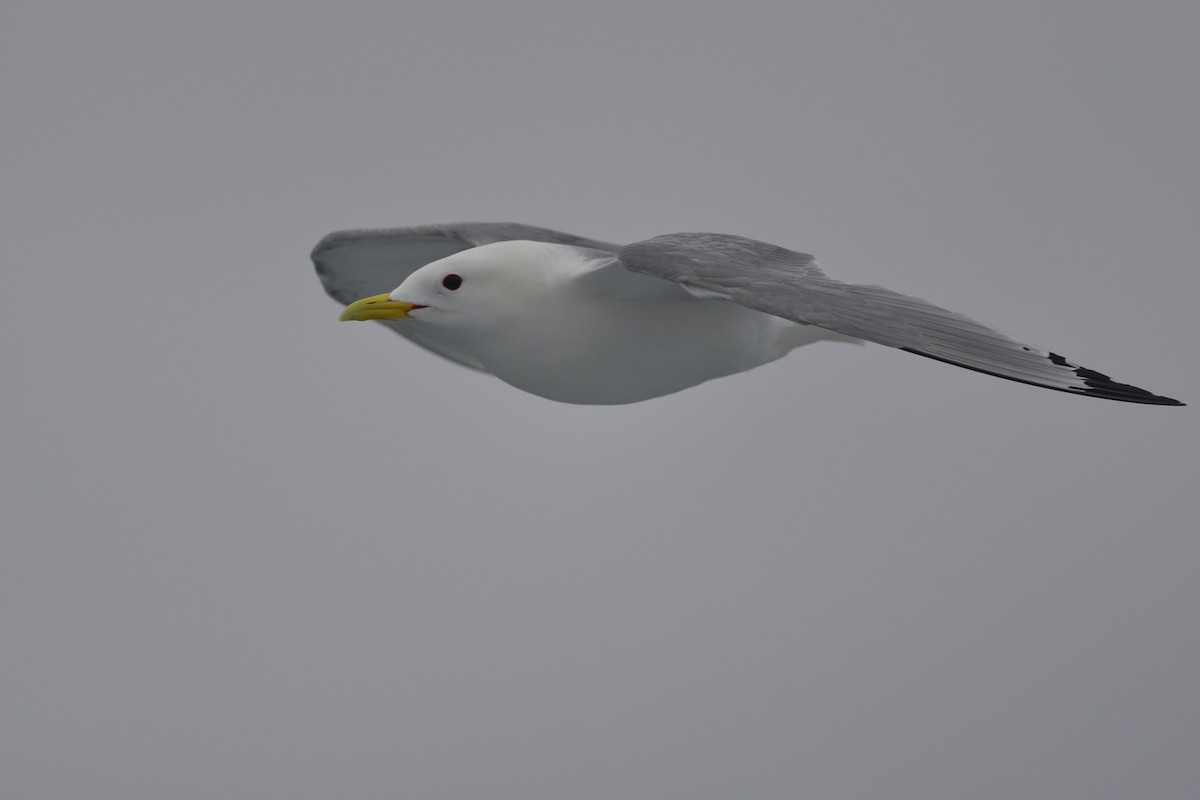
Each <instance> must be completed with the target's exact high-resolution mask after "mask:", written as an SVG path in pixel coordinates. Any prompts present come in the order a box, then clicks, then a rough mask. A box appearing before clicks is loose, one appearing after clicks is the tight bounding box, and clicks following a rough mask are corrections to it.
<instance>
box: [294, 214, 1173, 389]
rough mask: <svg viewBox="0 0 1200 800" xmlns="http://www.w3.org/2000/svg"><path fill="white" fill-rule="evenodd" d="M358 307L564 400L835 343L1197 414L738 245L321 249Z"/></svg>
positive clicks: (930, 307) (426, 243) (354, 236)
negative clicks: (871, 346) (889, 349)
mask: <svg viewBox="0 0 1200 800" xmlns="http://www.w3.org/2000/svg"><path fill="white" fill-rule="evenodd" d="M312 260H313V263H314V264H315V266H316V270H317V274H318V276H319V277H320V279H321V282H322V284H323V285H324V287H325V291H326V292H328V293H329V294H330V295H331V296H332V297H333V298H334V299H336V300H338V301H339V302H341V303H342V304H343V305H345V306H346V309H345V310H344V311H343V313H342V316H341V318H342V319H343V320H377V321H379V322H381V323H383V324H384V325H386V326H388V327H390V328H391V329H392V330H394V331H396V332H397V333H399V334H400V335H401V336H404V337H406V338H407V339H409V340H411V341H413V342H415V343H417V344H418V345H421V346H422V347H425V348H426V349H428V350H431V351H432V352H434V353H436V354H438V355H440V356H442V357H444V358H447V359H450V360H451V361H454V362H457V363H459V364H462V365H463V366H466V367H469V368H472V369H476V370H481V371H483V372H488V373H491V374H492V375H494V376H496V377H497V378H499V379H500V380H502V381H504V382H506V383H508V384H511V385H512V386H515V387H516V388H518V389H522V390H524V391H526V392H530V393H532V394H535V395H539V396H541V397H544V398H548V399H550V400H556V401H559V402H564V403H580V404H594V405H616V404H621V403H635V402H638V401H641V400H648V399H650V398H654V397H660V396H662V395H667V394H671V393H673V392H678V391H681V390H683V389H687V388H689V387H692V386H696V385H698V384H701V383H704V382H705V381H708V380H712V379H713V378H719V377H723V376H725V375H732V374H734V373H738V372H744V371H745V370H748V369H753V368H754V367H757V366H760V365H762V364H766V363H769V362H771V361H774V360H776V359H778V358H781V357H782V356H784V355H786V354H787V353H788V352H790V351H791V350H794V349H795V348H797V347H800V346H802V345H807V344H812V343H814V342H820V341H833V342H850V343H857V344H861V343H862V342H874V343H876V344H882V345H887V346H888V347H895V348H898V349H900V350H905V351H907V352H909V353H915V354H917V355H920V356H925V357H926V358H932V359H935V360H938V361H943V362H945V363H947V364H954V365H956V366H959V367H965V368H966V369H970V370H974V371H976V372H982V373H986V374H988V375H994V376H996V377H998V378H1006V379H1008V380H1012V381H1018V382H1020V383H1027V384H1031V385H1033V386H1041V387H1044V388H1047V389H1054V390H1056V391H1060V392H1068V393H1070V394H1076V395H1082V396H1085V397H1101V398H1105V399H1108V400H1119V401H1123V402H1128V403H1146V404H1151V405H1168V406H1179V405H1183V403H1181V402H1180V401H1178V400H1173V399H1171V398H1169V397H1164V396H1162V395H1157V394H1153V393H1151V392H1148V391H1146V390H1145V389H1139V388H1138V387H1136V386H1130V385H1129V384H1125V383H1117V382H1116V381H1114V380H1112V379H1111V378H1109V377H1108V376H1107V375H1105V374H1103V373H1100V372H1097V371H1095V370H1093V369H1088V368H1087V367H1082V366H1080V365H1078V364H1076V363H1074V362H1072V361H1069V360H1068V359H1067V358H1065V357H1063V356H1061V355H1059V354H1058V353H1055V352H1051V351H1048V350H1043V349H1041V348H1039V347H1034V346H1032V345H1028V344H1023V343H1021V342H1018V341H1016V340H1014V339H1010V338H1009V337H1007V336H1005V335H1004V334H1002V333H998V332H997V331H995V330H992V329H991V328H988V327H986V326H984V325H981V324H980V323H978V322H975V321H974V320H972V319H970V318H968V317H966V316H964V315H962V314H959V313H957V312H955V311H950V310H948V309H945V308H942V307H940V306H936V305H934V304H932V303H929V302H926V301H924V300H919V299H917V298H915V297H909V296H907V295H903V294H899V293H897V292H893V291H891V290H889V289H884V288H882V287H880V286H866V285H860V284H854V283H843V282H841V281H837V280H834V279H832V278H830V277H828V276H827V275H826V274H825V273H824V271H822V270H821V268H819V267H818V266H817V263H816V261H815V259H814V258H813V257H812V256H810V255H807V254H805V253H798V252H795V251H792V250H788V249H786V248H783V247H779V246H777V245H773V244H767V243H766V242H760V241H756V240H754V239H747V238H744V237H741V236H733V235H729V234H721V233H672V234H667V235H665V236H655V237H654V238H651V239H646V240H645V241H641V242H635V243H634V244H629V245H624V246H621V245H616V244H610V243H607V242H601V241H596V240H593V239H587V238H584V237H581V236H574V235H571V234H568V233H561V232H559V231H553V230H549V229H546V228H538V227H534V226H530V225H521V224H517V223H459V224H449V225H425V226H417V227H406V228H390V229H379V230H350V231H337V232H335V233H331V234H329V235H328V236H326V237H325V238H324V239H322V240H321V241H320V242H319V243H318V244H317V246H316V248H315V249H314V250H313V253H312Z"/></svg>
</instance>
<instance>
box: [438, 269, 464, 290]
mask: <svg viewBox="0 0 1200 800" xmlns="http://www.w3.org/2000/svg"><path fill="white" fill-rule="evenodd" d="M442 286H445V287H446V288H447V289H449V290H450V291H452V292H453V291H454V290H455V289H457V288H458V287H460V286H462V275H455V274H454V273H453V272H451V273H450V274H449V275H447V276H446V277H444V278H442Z"/></svg>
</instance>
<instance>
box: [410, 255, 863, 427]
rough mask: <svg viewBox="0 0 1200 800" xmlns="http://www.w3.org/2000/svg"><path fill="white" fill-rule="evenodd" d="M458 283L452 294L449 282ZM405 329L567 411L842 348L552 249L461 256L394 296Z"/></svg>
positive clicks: (813, 332)
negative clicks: (822, 345)
mask: <svg viewBox="0 0 1200 800" xmlns="http://www.w3.org/2000/svg"><path fill="white" fill-rule="evenodd" d="M446 274H456V275H459V276H461V278H462V281H463V282H462V286H461V288H459V289H457V290H455V291H453V292H451V291H449V290H446V289H445V288H444V287H442V286H441V285H440V282H441V280H442V279H443V276H445V275H446ZM389 297H390V299H391V300H393V301H402V302H407V303H412V304H416V305H421V306H426V308H419V309H416V310H413V311H410V312H409V314H408V318H407V319H406V320H405V321H404V322H403V323H397V324H406V325H412V326H413V327H414V328H416V329H417V330H419V331H420V333H421V334H423V335H424V336H426V337H428V338H430V339H436V340H438V341H439V342H441V343H442V344H443V345H445V346H447V347H449V348H453V349H455V350H460V351H462V352H464V353H466V354H468V355H469V356H470V357H471V358H472V359H474V360H475V361H477V362H478V363H479V364H480V365H481V366H482V367H483V368H484V369H486V370H487V371H488V372H491V373H492V374H493V375H495V376H496V377H497V378H500V379H501V380H503V381H504V382H506V383H509V384H511V385H513V386H515V387H517V388H518V389H523V390H524V391H527V392H530V393H531V394H536V395H539V396H541V397H545V398H548V399H550V400H557V401H559V402H565V403H589V404H603V405H610V404H616V403H633V402H637V401H639V400H647V399H650V398H652V397H659V396H661V395H665V394H670V393H672V392H677V391H680V390H682V389H686V388H689V387H691V386H695V385H697V384H700V383H703V382H704V381H707V380H711V379H713V378H719V377H722V376H725V375H731V374H733V373H735V372H742V371H744V370H748V369H752V368H754V367H757V366H760V365H762V364H765V363H767V362H769V361H774V360H775V359H777V358H779V357H781V356H783V355H785V354H786V353H787V352H788V351H790V350H792V349H793V348H795V347H797V346H799V345H801V344H806V343H809V342H814V341H817V340H819V339H845V338H846V337H842V336H840V335H839V334H835V333H833V332H831V331H823V330H821V329H819V328H814V327H813V326H808V325H800V324H797V323H794V322H789V321H788V320H785V319H781V318H780V317H776V316H773V315H770V314H764V313H762V312H759V311H754V310H753V309H750V308H746V307H745V306H742V305H739V304H737V303H734V302H732V301H729V300H724V299H719V298H708V297H703V298H702V297H697V296H696V295H694V294H692V293H691V292H689V291H688V290H687V289H685V288H684V287H683V286H681V285H680V284H677V283H672V282H669V281H663V280H660V279H658V278H651V277H647V276H644V275H639V274H637V273H633V272H629V271H628V270H626V269H625V268H624V267H622V266H621V265H620V264H619V263H618V262H617V261H616V260H615V259H614V258H613V256H612V255H611V254H608V253H602V252H598V251H591V252H588V251H582V250H580V249H579V248H574V247H570V246H566V245H556V244H549V243H544V242H529V241H507V242H498V243H495V244H488V245H483V246H481V247H477V248H474V249H471V250H464V251H463V252H461V253H456V254H454V255H452V256H449V257H447V258H444V259H441V260H439V261H435V262H433V263H432V264H428V265H426V266H425V267H422V268H421V269H419V270H417V271H416V272H414V273H413V274H412V275H411V276H409V278H408V279H407V280H405V281H404V282H403V283H402V284H401V285H400V286H399V287H397V288H396V289H395V290H394V291H392V292H391V293H390V295H389Z"/></svg>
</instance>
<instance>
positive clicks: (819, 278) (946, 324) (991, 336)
mask: <svg viewBox="0 0 1200 800" xmlns="http://www.w3.org/2000/svg"><path fill="white" fill-rule="evenodd" d="M617 257H618V258H619V259H620V261H621V263H622V264H623V265H624V266H625V268H626V269H629V270H631V271H633V272H641V273H645V274H647V275H653V276H655V277H659V278H664V279H666V280H671V281H676V282H678V283H681V284H684V285H686V286H692V287H697V288H699V289H703V290H705V291H706V292H710V293H713V294H716V295H719V296H722V297H725V298H728V299H729V300H732V301H734V302H735V303H739V304H741V305H744V306H747V307H748V308H753V309H755V310H758V311H763V312H766V313H768V314H773V315H775V316H777V317H782V318H784V319H789V320H792V321H793V322H800V323H804V324H807V325H816V326H818V327H821V328H826V329H828V330H831V331H837V332H838V333H843V334H846V335H847V336H853V337H856V338H859V339H865V340H866V341H869V342H876V343H878V344H883V345H887V346H889V347H896V348H899V349H901V350H907V351H908V352H910V353H916V354H917V355H922V356H926V357H927V358H933V359H937V360H938V361H944V362H946V363H948V364H955V365H957V366H960V367H965V368H967V369H971V370H975V371H977V372H984V373H987V374H989V375H995V376H996V377H999V378H1007V379H1008V380H1013V381H1019V382H1021V383H1029V384H1033V385H1034V386H1044V387H1045V388H1047V389H1055V390H1058V391H1062V392H1071V393H1073V394H1081V395H1087V396H1090V397H1103V398H1107V399H1109V400H1122V401H1125V402H1129V403H1150V404H1155V405H1174V406H1177V405H1183V404H1182V403H1180V402H1179V401H1178V400H1172V399H1171V398H1169V397H1163V396H1161V395H1157V394H1152V393H1150V392H1148V391H1146V390H1145V389H1139V388H1138V387H1136V386H1130V385H1128V384H1125V383H1117V382H1115V381H1113V380H1112V379H1111V378H1109V377H1108V376H1107V375H1104V374H1102V373H1100V372H1096V371H1095V370H1091V369H1088V368H1086V367H1081V366H1079V365H1077V364H1073V363H1071V362H1070V361H1067V359H1065V358H1063V357H1062V356H1060V355H1058V354H1057V353H1052V352H1049V351H1046V350H1042V349H1040V348H1037V347H1033V346H1032V345H1027V344H1022V343H1020V342H1018V341H1015V340H1013V339H1010V338H1009V337H1007V336H1005V335H1004V334H1002V333H998V332H997V331H994V330H992V329H991V328H988V327H986V326H984V325H981V324H979V323H978V322H975V321H974V320H972V319H970V318H968V317H966V316H964V315H962V314H959V313H957V312H955V311H950V310H948V309H945V308H942V307H940V306H936V305H934V304H933V303H928V302H926V301H924V300H919V299H917V298H915V297H908V296H907V295H902V294H898V293H897V292H893V291H891V290H889V289H884V288H883V287H882V286H864V285H859V284H853V283H842V282H841V281H836V280H833V279H832V278H830V277H828V276H827V275H825V273H824V272H822V271H821V269H820V268H819V267H818V266H817V264H816V261H815V260H814V259H813V257H812V256H810V255H807V254H804V253H797V252H794V251H791V250H787V249H785V248H782V247H777V246H775V245H771V244H767V243H765V242H759V241H755V240H754V239H746V238H743V237H741V236H730V235H726V234H717V233H675V234H668V235H666V236H656V237H654V238H653V239H647V240H646V241H644V242H636V243H634V244H631V245H627V246H626V247H623V248H622V249H621V251H620V252H619V253H618V255H617Z"/></svg>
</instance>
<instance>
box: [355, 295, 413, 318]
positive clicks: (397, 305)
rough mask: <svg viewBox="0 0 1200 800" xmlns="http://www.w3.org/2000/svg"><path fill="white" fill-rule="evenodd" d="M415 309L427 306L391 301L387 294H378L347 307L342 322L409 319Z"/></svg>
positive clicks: (356, 301)
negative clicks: (409, 314)
mask: <svg viewBox="0 0 1200 800" xmlns="http://www.w3.org/2000/svg"><path fill="white" fill-rule="evenodd" d="M414 308H425V306H419V305H417V304H415V303H404V302H401V301H399V300H391V299H389V298H388V296H387V295H386V294H377V295H375V296H373V297H364V298H363V299H362V300H355V301H354V302H353V303H351V304H350V305H348V306H346V310H345V311H343V312H342V317H341V319H342V322H347V321H349V320H355V321H360V320H367V319H407V317H408V312H410V311H412V310H413V309H414Z"/></svg>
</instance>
